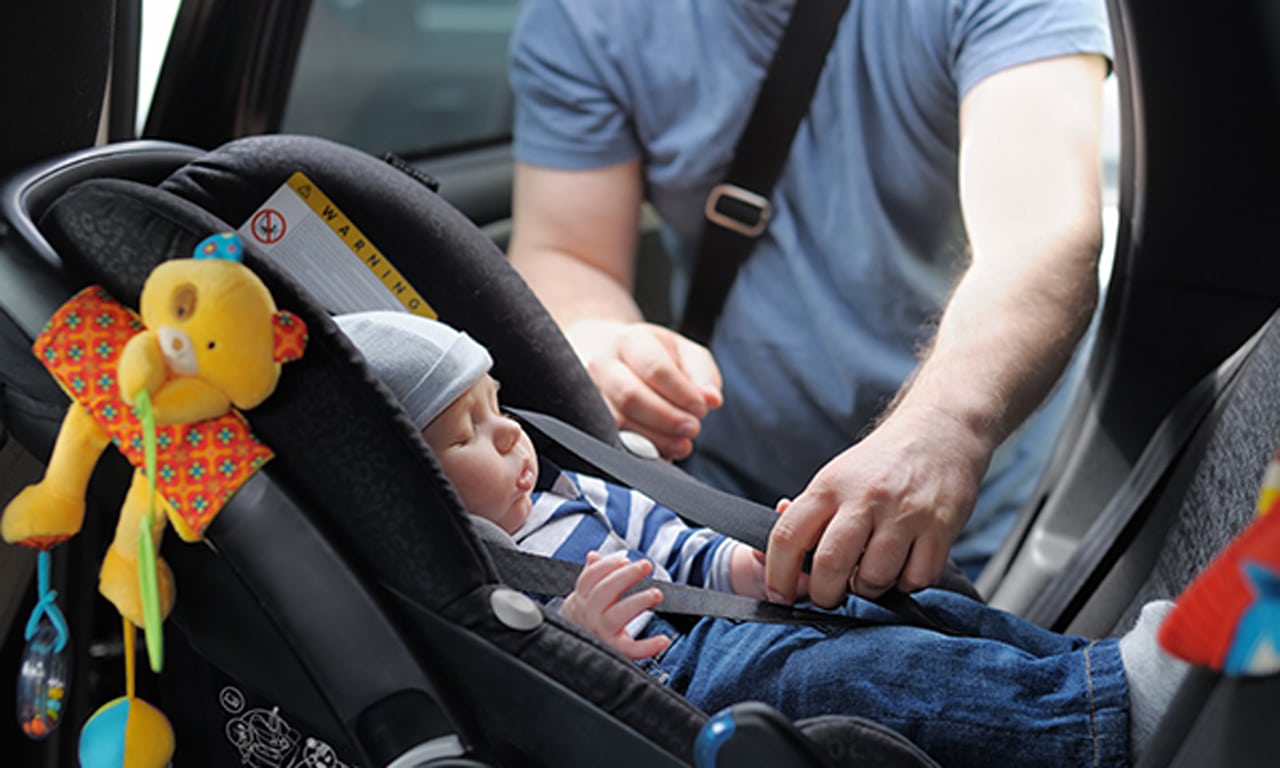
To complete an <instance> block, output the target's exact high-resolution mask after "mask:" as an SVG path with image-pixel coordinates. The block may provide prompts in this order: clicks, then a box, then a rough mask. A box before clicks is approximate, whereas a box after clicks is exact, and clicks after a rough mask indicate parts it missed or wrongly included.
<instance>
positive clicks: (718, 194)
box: [703, 184, 773, 237]
mask: <svg viewBox="0 0 1280 768" xmlns="http://www.w3.org/2000/svg"><path fill="white" fill-rule="evenodd" d="M703 213H704V214H705V215H706V217H707V220H708V221H711V222H712V223H714V224H717V225H719V226H721V227H724V228H725V229H727V230H730V231H732V232H737V233H738V234H740V235H744V236H746V237H759V236H760V234H761V233H762V232H764V230H765V227H767V226H769V218H770V217H771V216H772V215H773V208H772V207H771V206H770V205H769V200H768V198H765V197H763V196H761V195H757V194H756V193H755V192H752V191H751V190H749V189H743V188H742V187H740V186H738V185H737V184H717V185H716V186H715V187H713V188H712V190H711V194H709V195H707V204H706V207H705V208H704V209H703Z"/></svg>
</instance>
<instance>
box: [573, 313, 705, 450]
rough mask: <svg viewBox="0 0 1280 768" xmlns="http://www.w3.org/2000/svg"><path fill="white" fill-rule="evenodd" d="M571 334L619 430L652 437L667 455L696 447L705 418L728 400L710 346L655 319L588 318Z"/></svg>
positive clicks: (575, 347) (579, 355)
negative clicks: (653, 320)
mask: <svg viewBox="0 0 1280 768" xmlns="http://www.w3.org/2000/svg"><path fill="white" fill-rule="evenodd" d="M566 335H567V336H568V337H569V341H570V342H571V343H572V344H573V348H574V350H575V351H577V353H578V357H579V358H581V359H582V361H583V364H584V365H585V366H586V368H587V372H588V373H590V374H591V378H592V380H593V381H594V382H595V384H596V387H598V388H599V390H600V392H601V393H602V394H603V395H604V399H605V402H606V403H608V405H609V409H610V410H611V411H612V412H613V416H614V419H615V420H616V421H617V423H618V428H619V429H629V430H633V431H635V432H639V433H640V434H642V435H644V436H645V437H647V438H649V439H650V440H652V441H653V444H654V445H656V446H657V448H658V452H659V453H660V454H661V455H662V457H663V458H666V459H682V458H684V457H686V456H688V455H689V454H690V453H691V452H692V451H693V438H694V437H696V436H697V434H698V432H699V431H700V430H701V429H702V419H703V418H704V417H706V415H707V413H708V412H709V411H711V410H712V409H715V408H719V407H720V405H721V404H722V403H723V397H722V395H721V392H720V386H721V380H720V369H719V368H718V367H717V366H716V363H715V360H713V359H712V357H711V353H710V352H709V351H708V350H707V348H706V347H703V346H702V345H700V344H697V343H695V342H692V341H690V340H689V339H686V338H685V337H683V336H681V335H679V334H677V333H675V332H673V331H671V330H669V329H667V328H663V327H662V326H659V325H653V324H651V323H624V322H617V321H612V320H583V321H580V322H578V323H576V324H574V325H573V326H572V327H570V328H569V329H568V331H567V334H566Z"/></svg>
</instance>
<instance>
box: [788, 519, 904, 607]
mask: <svg viewBox="0 0 1280 768" xmlns="http://www.w3.org/2000/svg"><path fill="white" fill-rule="evenodd" d="M910 550H911V540H910V539H908V538H906V537H904V536H903V535H902V534H901V532H900V531H899V530H898V529H896V528H889V527H885V528H879V529H877V530H875V531H873V532H872V534H871V540H870V541H868V542H867V548H866V551H865V552H863V553H862V559H861V560H859V561H858V568H857V571H856V573H855V574H854V576H853V579H852V581H851V582H850V583H849V585H850V586H851V587H852V588H853V591H854V592H857V593H858V594H859V595H862V596H863V597H879V596H880V595H883V594H884V593H885V592H887V591H889V589H890V588H891V587H893V586H894V585H895V584H897V583H898V578H899V576H900V575H901V574H902V567H903V566H904V565H905V564H906V562H907V554H908V553H909V552H910ZM811 588H812V587H811Z"/></svg>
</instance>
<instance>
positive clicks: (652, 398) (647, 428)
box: [589, 360, 702, 459]
mask: <svg viewBox="0 0 1280 768" xmlns="http://www.w3.org/2000/svg"><path fill="white" fill-rule="evenodd" d="M589 370H590V371H591V378H592V380H594V381H595V383H596V387H597V388H599V390H600V392H601V393H602V394H603V395H604V398H605V401H606V402H607V403H608V404H609V410H610V411H612V412H613V417H614V421H616V422H617V424H618V428H619V429H630V430H633V431H635V432H639V433H640V434H642V435H644V436H645V437H647V438H649V439H650V440H651V441H653V444H654V446H656V447H657V449H658V453H660V454H661V455H662V456H664V457H666V458H669V459H682V458H684V457H685V456H688V455H689V454H690V453H691V452H692V451H693V437H694V436H696V435H697V434H698V431H699V430H700V429H701V428H702V425H701V423H700V422H699V421H698V420H697V419H696V418H694V417H693V416H692V415H690V414H689V413H687V412H685V411H682V410H680V409H679V408H676V407H675V406H673V405H672V404H671V403H669V402H667V401H666V400H664V399H663V398H662V397H661V396H660V395H659V394H658V393H657V392H655V391H654V390H653V389H651V388H650V387H649V386H648V385H647V384H645V382H644V381H642V380H641V379H640V377H639V376H637V375H636V373H635V371H633V370H632V369H631V368H629V367H627V366H626V365H625V364H623V363H622V362H620V361H617V360H610V361H605V362H600V363H592V364H591V366H590V367H589Z"/></svg>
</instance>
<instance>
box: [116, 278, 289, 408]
mask: <svg viewBox="0 0 1280 768" xmlns="http://www.w3.org/2000/svg"><path fill="white" fill-rule="evenodd" d="M139 309H140V313H141V315H142V322H143V323H144V324H145V325H146V327H147V331H146V332H147V333H154V334H155V335H156V337H157V341H158V343H159V346H160V350H161V353H162V354H163V355H164V360H165V363H166V365H167V366H168V369H169V375H170V376H190V377H194V378H199V379H201V380H203V381H205V382H207V383H208V384H210V385H211V386H213V387H215V388H217V389H219V390H221V391H222V392H223V393H224V394H225V395H226V396H227V398H228V399H229V400H230V401H231V402H232V403H234V404H235V405H236V407H238V408H242V409H248V408H253V407H254V406H256V405H257V404H258V403H260V402H262V401H263V400H265V399H266V398H267V396H268V395H270V394H271V392H272V391H273V390H274V389H275V386H276V382H277V380H278V379H279V377H280V364H279V363H278V362H276V360H275V355H274V352H275V349H274V346H275V336H274V326H273V318H274V316H275V314H276V306H275V302H274V301H273V300H272V298H271V294H270V293H269V292H268V291H267V289H266V286H264V285H263V284H262V281H260V280H259V279H258V278H257V276H256V275H254V274H253V273H252V272H251V271H250V270H249V269H248V268H247V267H245V266H244V265H243V264H241V263H239V262H234V261H227V260H224V259H175V260H173V261H168V262H165V263H163V264H161V265H160V266H158V267H156V268H155V269H154V270H153V271H152V273H151V275H150V277H148V278H147V281H146V283H145V284H144V285H143V288H142V298H141V301H140V307H139Z"/></svg>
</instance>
